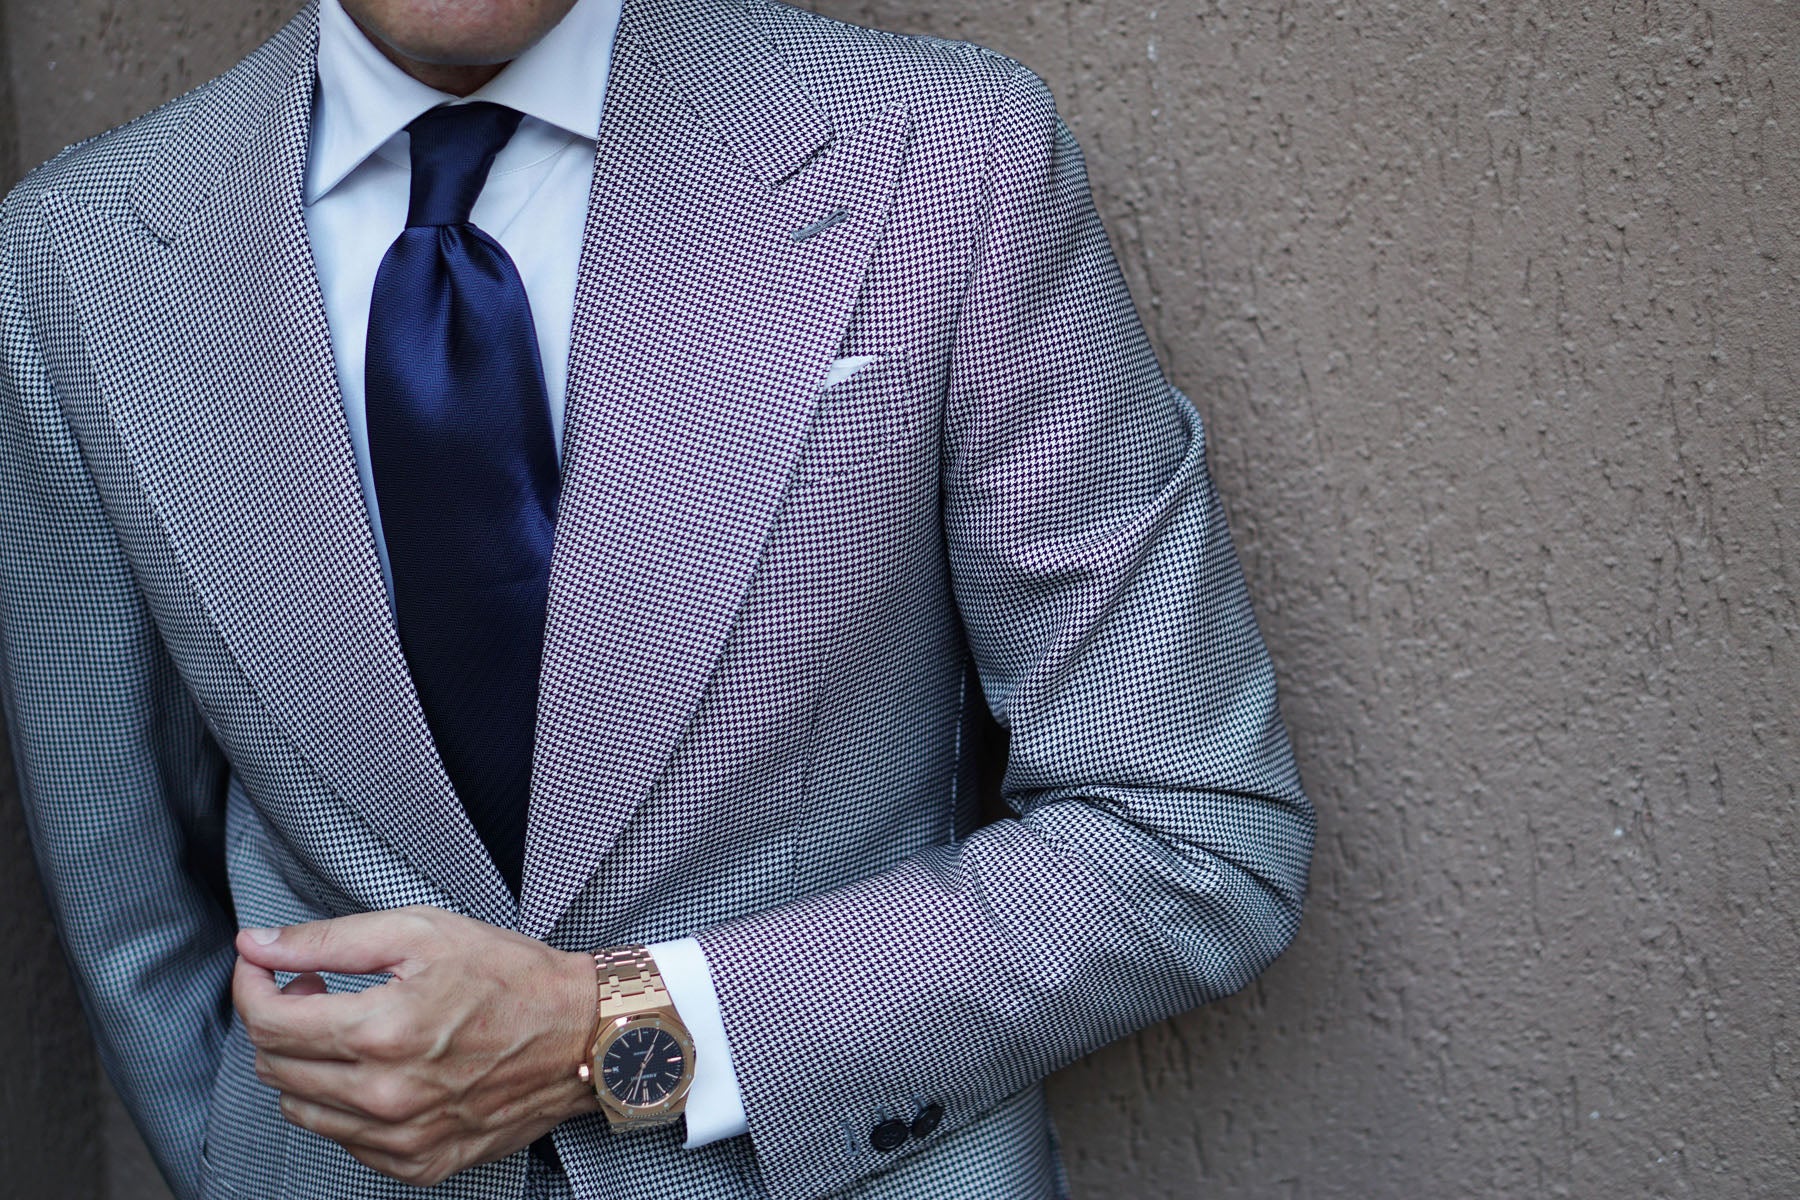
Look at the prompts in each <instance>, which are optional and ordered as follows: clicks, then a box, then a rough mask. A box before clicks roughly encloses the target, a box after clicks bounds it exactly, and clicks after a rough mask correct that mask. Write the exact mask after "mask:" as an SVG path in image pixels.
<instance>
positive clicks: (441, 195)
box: [364, 101, 559, 896]
mask: <svg viewBox="0 0 1800 1200" xmlns="http://www.w3.org/2000/svg"><path fill="white" fill-rule="evenodd" d="M521 116H522V114H520V113H518V112H516V111H514V110H513V109H510V108H506V107H503V106H501V105H498V104H489V103H486V102H479V101H478V102H475V103H470V104H457V105H446V106H442V107H439V108H434V109H431V110H430V111H429V112H427V113H425V114H424V115H423V116H421V117H419V118H418V119H417V120H415V121H413V122H412V123H411V124H410V125H408V126H407V130H408V132H409V133H410V134H411V139H412V199H411V204H410V206H409V208H408V210H407V214H406V228H405V229H404V230H402V231H401V233H400V236H399V237H397V238H395V239H394V244H393V245H392V246H390V247H389V248H388V251H387V254H386V255H385V256H384V257H383V258H382V260H381V267H380V269H379V271H378V272H377V273H376V276H375V295H374V300H373V301H372V303H371V305H370V308H369V343H368V362H367V365H366V374H365V377H364V379H365V387H366V403H367V410H368V421H369V455H370V458H371V460H372V462H373V465H374V473H375V494H376V498H377V501H378V503H379V505H380V512H381V528H382V533H383V535H384V537H385V539H386V541H387V550H388V561H389V564H390V566H391V567H392V569H393V576H394V608H395V613H396V619H397V622H398V625H399V630H400V644H401V646H402V647H403V648H404V649H405V651H406V661H407V665H408V667H409V668H410V669H411V671H412V677H413V681H414V683H415V684H416V686H417V688H418V693H419V702H420V704H421V705H422V706H423V708H424V710H425V720H426V723H427V724H428V725H429V726H430V727H431V734H432V737H433V739H434V740H435V741H436V742H437V748H438V754H439V756H440V757H441V758H442V759H443V762H444V767H445V769H446V770H447V771H448V772H449V775H450V781H451V783H452V784H453V785H454V786H455V788H456V791H457V794H458V795H459V796H460V797H461V798H462V801H463V805H464V807H465V808H466V809H467V810H468V813H469V818H470V820H471V822H472V823H473V824H474V826H475V829H476V831H477V832H478V833H479V834H480V835H481V838H482V841H483V842H485V843H486V844H487V848H488V852H489V853H490V854H491V855H492V856H493V859H494V863H495V865H496V866H498V867H499V868H500V874H501V875H502V876H503V877H504V878H505V879H506V881H507V883H508V884H509V885H510V886H511V888H512V890H513V894H514V895H515V896H516V895H518V893H519V885H520V878H521V876H522V874H523V872H524V861H525V813H526V802H527V799H528V797H529V794H530V785H531V746H532V733H533V729H534V727H535V725H536V717H537V683H538V665H539V660H540V659H541V658H542V656H543V646H544V605H545V600H546V597H547V594H548V589H549V579H550V547H551V532H552V527H553V524H554V522H555V518H556V497H557V488H558V484H559V478H558V473H557V462H556V445H555V442H554V441H553V440H552V436H551V431H550V404H549V398H548V394H547V393H546V391H545V389H544V372H543V365H542V364H541V363H540V362H539V361H538V346H537V337H536V334H535V331H534V327H533V325H532V320H531V305H530V303H529V301H528V300H527V299H526V296H525V285H524V284H523V282H521V281H520V279H519V272H518V269H517V268H516V267H514V266H513V262H512V259H511V258H510V257H508V255H507V253H506V251H505V250H503V249H502V248H501V246H500V244H499V243H498V242H496V241H495V240H494V239H493V238H491V237H489V236H488V235H487V234H486V233H484V232H482V231H481V230H480V229H477V228H476V227H475V226H474V225H472V224H470V223H469V212H470V210H471V209H472V208H473V207H474V205H475V197H476V196H477V195H479V194H480V192H481V188H482V185H483V184H484V183H485V182H486V181H487V174H488V168H489V167H491V166H492V165H493V161H494V156H495V155H496V154H498V153H499V152H500V148H501V147H502V146H504V145H505V144H506V142H507V139H508V138H510V137H511V136H512V134H513V130H514V129H516V128H517V127H518V124H519V120H520V118H521Z"/></svg>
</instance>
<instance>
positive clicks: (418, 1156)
mask: <svg viewBox="0 0 1800 1200" xmlns="http://www.w3.org/2000/svg"><path fill="white" fill-rule="evenodd" d="M281 1115H282V1117H283V1118H285V1119H286V1120H287V1121H288V1123H289V1124H291V1125H298V1126H299V1127H300V1128H302V1129H308V1130H311V1131H312V1132H314V1133H316V1134H319V1135H320V1136H321V1137H328V1138H330V1139H331V1140H332V1141H334V1142H336V1143H338V1144H339V1145H340V1146H342V1147H343V1148H344V1149H345V1150H348V1151H349V1152H350V1155H351V1157H353V1158H355V1159H356V1160H357V1161H358V1162H360V1163H362V1164H363V1165H364V1166H365V1167H369V1168H371V1169H372V1170H376V1171H380V1172H381V1173H382V1174H383V1175H387V1176H390V1177H391V1178H394V1179H398V1180H400V1181H401V1182H403V1183H410V1184H413V1185H414V1186H417V1187H426V1186H429V1185H431V1184H434V1183H438V1182H440V1181H442V1180H443V1179H444V1178H445V1177H446V1176H448V1175H449V1174H450V1172H449V1171H448V1170H447V1169H445V1166H444V1165H441V1164H438V1163H435V1162H434V1161H433V1160H435V1159H440V1158H441V1157H442V1155H441V1153H440V1150H441V1147H439V1146H437V1145H435V1144H433V1142H432V1139H431V1138H430V1137H429V1136H428V1135H427V1134H426V1133H425V1131H424V1130H421V1129H416V1128H412V1127H409V1126H404V1125H388V1124H384V1123H382V1122H379V1121H369V1120H366V1119H364V1118H362V1117H358V1116H355V1115H352V1114H349V1113H344V1112H340V1111H338V1110H337V1109H334V1108H331V1107H330V1106H328V1105H321V1104H315V1103H313V1102H311V1101H309V1100H303V1099H300V1098H298V1097H293V1096H287V1095H283V1096H282V1098H281Z"/></svg>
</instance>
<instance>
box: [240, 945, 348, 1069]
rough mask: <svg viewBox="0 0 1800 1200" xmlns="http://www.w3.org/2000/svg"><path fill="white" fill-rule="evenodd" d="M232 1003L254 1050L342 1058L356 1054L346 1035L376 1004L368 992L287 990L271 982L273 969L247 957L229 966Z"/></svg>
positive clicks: (302, 1056)
mask: <svg viewBox="0 0 1800 1200" xmlns="http://www.w3.org/2000/svg"><path fill="white" fill-rule="evenodd" d="M314 978H317V976H315V977H314ZM321 982H323V981H321ZM370 990H371V991H373V990H374V989H370ZM231 1002H232V1005H233V1006H234V1007H235V1008H236V1009H237V1013H238V1017H239V1019H241V1020H242V1021H243V1022H244V1032H245V1033H247V1034H248V1035H249V1037H250V1042H251V1044H252V1045H254V1046H255V1047H256V1048H257V1049H259V1050H268V1051H272V1052H274V1053H277V1054H285V1055H288V1056H290V1057H293V1058H315V1059H341V1060H343V1061H345V1062H350V1061H353V1060H355V1059H356V1058H358V1057H359V1056H358V1054H357V1053H356V1052H355V1050H354V1049H353V1048H352V1046H351V1045H350V1039H351V1036H352V1035H353V1033H354V1032H355V1031H356V1030H358V1029H360V1028H362V1027H363V1026H364V1025H365V1024H366V1022H367V1021H368V1019H369V1016H370V1014H371V1012H372V1011H373V1010H374V1008H375V1002H374V1001H373V1000H372V999H371V998H370V996H369V992H339V993H335V994H334V993H328V992H312V991H306V992H303V993H301V994H295V995H289V994H288V993H286V992H284V991H282V989H281V988H279V987H277V986H276V985H275V972H273V971H271V970H268V969H267V968H264V967H259V966H257V965H256V964H255V963H253V962H251V961H250V960H249V959H246V958H240V959H238V961H237V967H236V969H235V970H233V971H232V975H231Z"/></svg>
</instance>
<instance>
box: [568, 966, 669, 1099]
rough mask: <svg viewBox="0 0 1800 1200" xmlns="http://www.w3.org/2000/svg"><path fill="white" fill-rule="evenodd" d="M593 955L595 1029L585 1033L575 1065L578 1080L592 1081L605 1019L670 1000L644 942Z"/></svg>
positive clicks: (657, 1006) (664, 1003) (654, 1006)
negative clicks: (583, 1054) (583, 1050)
mask: <svg viewBox="0 0 1800 1200" xmlns="http://www.w3.org/2000/svg"><path fill="white" fill-rule="evenodd" d="M593 955H594V1031H593V1033H591V1034H589V1035H588V1048H587V1057H586V1058H585V1059H584V1060H583V1061H582V1062H581V1063H580V1064H579V1065H577V1066H576V1068H575V1076H576V1078H578V1079H580V1080H581V1082H583V1083H586V1084H590V1085H591V1084H592V1082H593V1066H592V1059H593V1055H594V1047H595V1046H596V1045H597V1044H598V1043H599V1041H600V1029H601V1027H602V1026H603V1025H605V1024H606V1022H607V1021H609V1020H611V1019H612V1018H614V1017H618V1016H623V1015H625V1014H627V1013H634V1012H643V1011H645V1010H648V1009H653V1008H661V1007H663V1006H665V1005H667V1004H668V1003H669V992H668V989H667V988H665V987H663V981H662V975H661V974H660V973H659V972H658V971H657V969H656V959H655V958H653V957H652V956H651V954H650V951H649V950H647V949H645V948H644V947H643V946H606V947H602V948H600V949H597V950H595V951H594V952H593Z"/></svg>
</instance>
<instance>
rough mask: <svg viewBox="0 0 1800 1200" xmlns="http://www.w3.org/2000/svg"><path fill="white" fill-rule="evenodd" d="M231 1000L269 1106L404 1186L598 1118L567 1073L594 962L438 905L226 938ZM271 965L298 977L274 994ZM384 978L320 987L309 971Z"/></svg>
mask: <svg viewBox="0 0 1800 1200" xmlns="http://www.w3.org/2000/svg"><path fill="white" fill-rule="evenodd" d="M237 950H238V954H239V955H240V956H241V957H240V958H239V959H238V963H237V970H236V973H235V974H234V975H233V977H232V981H231V997H232V1003H233V1004H234V1005H235V1006H236V1007H237V1011H238V1015H239V1016H241V1017H242V1018H243V1020H244V1027H245V1029H246V1030H247V1032H248V1033H249V1035H250V1041H251V1043H252V1044H254V1045H255V1046H256V1074H257V1077H258V1078H259V1079H261V1080H262V1081H263V1082H264V1083H266V1084H268V1085H269V1086H270V1087H273V1088H276V1089H278V1090H279V1091H280V1092H281V1113H282V1115H283V1116H284V1117H286V1118H287V1119H288V1120H289V1121H291V1122H292V1123H294V1124H295V1125H298V1126H300V1127H301V1128H303V1129H310V1130H312V1131H313V1132H314V1133H318V1134H322V1135H323V1136H325V1137H328V1138H330V1139H332V1140H333V1141H335V1142H338V1143H340V1144H341V1145H342V1146H343V1147H344V1149H346V1150H348V1151H349V1152H350V1153H351V1154H352V1155H353V1156H354V1157H355V1158H356V1159H357V1161H359V1162H361V1163H363V1164H364V1165H366V1166H368V1167H371V1168H373V1169H374V1170H377V1171H380V1172H381V1173H382V1174H384V1175H389V1176H392V1177H393V1178H395V1179H398V1180H401V1181H403V1182H405V1183H410V1184H415V1185H418V1186H421V1187H424V1186H429V1185H431V1184H434V1183H437V1182H439V1181H441V1180H443V1179H445V1178H446V1177H448V1176H449V1175H451V1174H453V1173H454V1172H456V1171H460V1170H462V1169H463V1168H465V1167H470V1166H474V1165H475V1164H477V1163H483V1162H488V1161H490V1160H492V1159H496V1158H504V1157H505V1156H506V1155H508V1154H511V1153H512V1152H513V1151H515V1150H517V1149H519V1148H520V1147H522V1146H526V1145H529V1144H530V1143H531V1142H533V1141H535V1140H536V1139H537V1138H538V1137H539V1136H541V1135H542V1134H544V1133H545V1132H547V1131H549V1130H550V1129H551V1128H553V1127H554V1126H556V1125H557V1124H558V1123H559V1122H561V1121H563V1120H565V1119H566V1118H568V1117H571V1116H574V1115H576V1114H577V1113H582V1112H589V1111H597V1110H598V1109H599V1102H598V1101H597V1100H595V1098H594V1093H593V1090H592V1089H591V1088H589V1087H587V1086H586V1085H584V1084H582V1083H581V1082H580V1081H579V1080H578V1079H577V1078H576V1075H575V1066H576V1064H577V1063H578V1062H580V1061H581V1057H582V1055H584V1054H585V1053H586V1052H587V1048H588V1047H587V1039H588V1036H589V1035H590V1034H591V1033H592V1031H593V1025H594V960H593V959H592V958H591V957H589V956H588V955H586V954H571V953H567V952H565V951H561V950H556V949H553V948H552V947H550V946H546V945H545V944H544V943H542V942H539V941H535V940H533V939H532V938H528V937H525V936H523V935H522V934H518V933H514V932H513V931H511V930H507V929H500V928H497V927H496V926H493V925H488V924H485V923H484V922H481V921H472V920H470V919H469V918H467V917H462V916H458V915H456V914H455V913H451V912H446V911H444V910H443V909H440V908H429V907H425V906H414V907H411V908H400V909H392V910H388V911H385V912H371V913H359V914H357V915H355V916H349V917H340V918H338V919H336V920H331V921H313V922H309V923H307V924H304V925H289V926H287V927H286V928H283V929H280V930H268V929H257V930H252V929H246V930H242V931H241V932H239V934H238V937H237ZM276 971H297V972H301V974H300V975H299V977H298V978H296V979H294V980H293V981H292V982H291V983H289V984H288V985H287V986H286V987H285V988H278V987H276V985H275V972H276ZM318 971H338V972H345V973H348V974H373V973H376V972H387V973H390V974H392V975H393V978H392V979H391V980H389V981H388V982H387V983H384V984H382V985H380V986H378V987H372V988H368V989H367V990H364V991H361V992H346V993H336V994H328V993H327V992H326V991H325V983H324V980H322V979H321V978H320V977H319V976H318V975H317V974H316V973H315V972H318Z"/></svg>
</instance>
